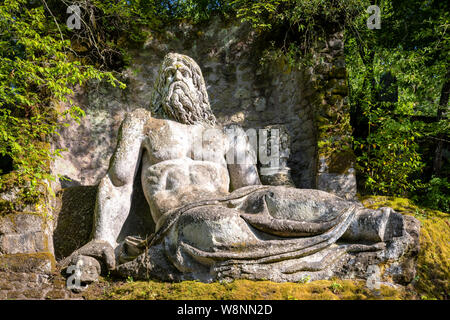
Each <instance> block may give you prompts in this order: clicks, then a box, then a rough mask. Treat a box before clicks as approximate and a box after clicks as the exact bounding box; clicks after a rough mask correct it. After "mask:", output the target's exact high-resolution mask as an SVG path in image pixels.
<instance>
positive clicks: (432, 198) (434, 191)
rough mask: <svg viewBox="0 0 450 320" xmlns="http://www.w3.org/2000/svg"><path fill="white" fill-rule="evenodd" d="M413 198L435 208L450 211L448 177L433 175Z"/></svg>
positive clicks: (419, 202)
mask: <svg viewBox="0 0 450 320" xmlns="http://www.w3.org/2000/svg"><path fill="white" fill-rule="evenodd" d="M413 200H414V201H415V202H417V203H418V204H420V205H422V206H426V207H429V208H431V209H434V210H440V211H443V212H450V182H449V181H448V180H447V178H438V177H433V178H432V179H431V180H430V181H429V182H428V183H427V184H425V186H424V188H422V189H421V190H420V191H419V192H418V194H417V195H415V196H414V197H413Z"/></svg>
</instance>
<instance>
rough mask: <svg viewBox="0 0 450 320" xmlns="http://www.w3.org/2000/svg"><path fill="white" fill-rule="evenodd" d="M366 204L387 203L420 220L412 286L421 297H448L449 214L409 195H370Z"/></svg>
mask: <svg viewBox="0 0 450 320" xmlns="http://www.w3.org/2000/svg"><path fill="white" fill-rule="evenodd" d="M362 202H363V204H364V205H365V206H366V207H369V208H379V207H391V208H393V209H394V210H396V211H397V212H400V213H403V214H407V215H412V216H414V217H416V218H417V219H419V220H420V222H421V230H420V250H419V257H418V260H417V276H416V279H415V280H416V281H415V283H414V288H415V290H416V291H417V292H418V293H419V294H420V296H421V298H422V299H448V298H449V294H450V284H449V279H450V250H449V243H450V214H448V213H443V212H440V211H437V210H431V209H427V208H424V207H420V206H417V205H415V204H413V202H412V201H411V200H409V199H405V198H395V197H384V196H371V197H365V198H363V199H362Z"/></svg>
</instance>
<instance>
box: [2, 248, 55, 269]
mask: <svg viewBox="0 0 450 320" xmlns="http://www.w3.org/2000/svg"><path fill="white" fill-rule="evenodd" d="M55 266H56V262H55V258H54V257H53V255H52V254H51V253H50V252H38V253H17V254H4V255H0V271H5V272H38V273H39V272H43V273H51V272H53V271H54V270H55Z"/></svg>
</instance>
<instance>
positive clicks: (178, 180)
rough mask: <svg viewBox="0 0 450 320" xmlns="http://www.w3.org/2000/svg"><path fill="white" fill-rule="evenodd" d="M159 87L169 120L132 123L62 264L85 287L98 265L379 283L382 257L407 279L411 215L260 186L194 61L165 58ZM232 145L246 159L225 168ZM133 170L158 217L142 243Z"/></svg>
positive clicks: (242, 143) (175, 273) (181, 276)
mask: <svg viewBox="0 0 450 320" xmlns="http://www.w3.org/2000/svg"><path fill="white" fill-rule="evenodd" d="M155 90H156V91H155V93H154V95H153V99H152V103H153V105H152V107H153V111H154V112H156V113H160V116H161V117H164V118H169V119H170V120H169V119H157V118H154V117H153V115H152V114H151V113H150V112H148V111H146V110H144V109H137V110H135V111H133V112H132V113H131V114H130V115H128V116H127V117H126V118H125V120H124V121H123V123H122V125H121V129H120V133H119V140H118V144H117V147H116V150H115V152H114V155H113V157H112V158H111V161H110V167H109V170H108V173H107V175H106V176H105V177H104V178H103V179H102V181H101V183H100V185H99V186H98V192H97V198H96V206H95V210H94V212H95V214H94V216H95V220H94V227H93V239H92V240H91V241H90V242H89V243H87V244H86V245H84V246H83V247H82V248H80V249H78V250H76V251H75V252H74V253H73V254H72V255H71V256H69V257H68V258H66V259H65V260H64V261H62V266H63V268H64V267H67V266H69V265H77V266H78V269H79V271H81V273H82V274H81V281H85V282H92V281H96V280H97V276H98V274H99V273H100V269H103V270H113V269H116V270H115V272H116V273H118V274H123V275H130V274H131V275H133V276H134V277H143V275H144V274H145V277H146V278H148V277H157V278H160V279H165V280H167V279H170V280H186V279H196V280H201V281H214V280H222V279H236V278H246V279H255V280H257V279H269V280H272V281H278V282H280V281H294V282H296V281H301V280H302V279H304V277H309V278H310V279H313V280H317V279H329V278H331V277H333V276H336V275H341V276H344V277H346V276H348V277H360V278H366V279H368V278H370V279H373V278H374V277H375V276H374V274H373V272H372V271H373V270H374V268H375V269H376V268H379V265H381V264H383V263H385V264H388V265H389V268H388V269H387V270H388V271H387V273H386V274H387V275H388V276H389V277H391V278H393V279H394V281H396V279H397V280H399V279H410V278H411V275H410V273H411V272H412V269H411V268H410V266H411V265H412V264H411V261H410V260H408V257H409V256H408V254H409V253H410V252H416V251H417V250H416V249H415V247H416V245H417V243H416V241H415V240H414V238H413V236H412V235H411V234H414V233H415V232H416V229H417V227H416V221H414V220H410V221H407V222H405V219H404V218H403V216H402V215H400V214H398V213H396V212H395V211H393V210H392V209H390V208H380V209H378V210H371V209H366V208H364V207H363V206H362V205H361V204H360V203H357V202H354V201H348V200H345V199H343V198H340V197H338V196H336V195H333V194H331V193H327V192H324V191H320V190H313V189H297V188H292V187H287V186H264V185H261V183H260V180H259V178H258V174H257V170H256V162H255V161H253V160H254V156H252V152H251V150H249V148H250V144H248V143H247V141H246V139H239V138H237V139H235V138H234V137H233V138H230V136H229V135H226V134H224V132H223V128H221V127H220V126H218V125H217V123H216V119H215V117H214V116H213V115H212V113H211V109H210V106H209V101H208V97H207V96H205V95H207V93H206V89H205V83H204V81H203V77H202V74H201V70H200V68H199V67H198V65H197V64H196V63H195V61H193V60H192V59H191V58H189V57H186V56H183V55H179V54H168V55H167V56H166V58H165V59H164V62H163V64H162V66H161V69H160V75H159V77H158V81H157V82H156V85H155ZM174 120H175V121H174ZM240 132H241V133H242V132H243V130H241V131H240ZM236 150H238V151H239V150H240V151H241V152H240V153H241V155H249V156H248V159H247V160H251V161H249V162H248V161H244V162H239V161H238V162H235V161H234V159H233V158H232V162H231V164H232V165H230V162H229V158H228V157H227V155H228V154H229V153H230V151H236ZM264 151H265V150H264ZM246 158H247V157H244V159H246ZM284 165H285V161H283V166H284ZM349 170H351V168H350V169H349ZM138 173H139V175H140V180H141V185H140V187H141V188H142V191H143V194H144V196H145V199H146V200H147V202H148V204H149V208H150V213H151V216H152V218H153V221H154V224H155V226H154V230H150V229H149V230H148V233H147V234H145V237H146V239H145V240H144V238H145V237H130V236H133V235H137V236H139V234H137V233H138V232H137V230H138V229H137V226H136V228H135V229H133V228H130V229H127V230H126V232H124V231H123V226H124V225H125V223H126V221H127V220H128V217H129V215H130V212H132V206H131V201H132V198H133V197H132V195H133V193H135V192H139V190H136V187H137V185H136V184H135V182H134V181H135V180H136V178H137V179H139V176H138V175H137V174H138ZM323 173H324V174H330V171H326V170H324V171H323ZM230 186H231V188H230ZM138 187H139V186H138ZM142 213H143V214H148V213H149V212H148V211H147V212H142ZM408 230H411V231H410V232H409V231H408ZM133 232H134V234H133ZM150 232H152V233H151V234H150ZM127 233H128V234H127ZM410 233H411V234H410ZM144 248H148V250H145V252H144V253H142V254H141V256H140V257H138V258H137V259H135V260H133V261H131V262H126V263H124V264H122V265H119V266H118V267H117V268H115V267H116V263H117V264H120V263H121V262H123V261H127V260H128V259H121V258H122V257H124V258H126V256H135V255H136V254H139V251H140V250H144ZM410 257H411V259H414V258H413V255H411V256H410ZM97 261H98V262H97ZM412 261H413V260H412ZM405 266H408V267H405ZM143 270H145V273H144V272H143ZM377 276H378V275H377ZM377 281H378V280H377ZM380 281H381V280H380ZM399 281H400V280H399Z"/></svg>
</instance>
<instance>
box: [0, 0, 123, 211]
mask: <svg viewBox="0 0 450 320" xmlns="http://www.w3.org/2000/svg"><path fill="white" fill-rule="evenodd" d="M0 30H2V33H1V34H0V154H1V155H8V156H10V157H11V158H12V160H13V164H14V173H15V177H16V179H15V180H14V182H13V184H14V185H16V186H17V187H18V188H19V189H20V196H21V198H22V200H24V201H26V202H36V201H37V200H38V199H39V198H40V197H41V196H42V194H43V193H45V190H46V187H47V185H48V184H47V183H46V181H48V180H52V179H54V177H52V176H51V175H50V174H49V165H50V162H51V161H52V160H53V159H54V158H55V157H56V156H59V155H60V152H61V150H50V147H49V144H48V142H49V140H50V138H51V136H52V135H54V134H57V130H58V128H59V127H60V126H61V125H63V123H64V119H69V118H73V119H75V120H77V119H79V117H81V116H82V115H83V111H82V110H81V109H80V108H79V107H77V106H76V105H74V103H73V101H72V100H71V99H70V95H71V94H72V93H73V90H72V88H73V87H74V86H76V85H81V84H83V83H85V82H86V81H88V80H90V79H106V80H107V81H109V82H110V83H111V84H112V85H114V86H115V85H116V84H117V83H118V81H117V80H116V79H115V78H114V76H113V75H112V74H111V73H107V72H100V71H99V70H97V69H96V68H94V67H93V66H89V65H82V64H81V63H80V62H79V61H74V60H71V59H70V58H69V53H68V52H69V50H70V41H68V40H65V39H63V38H62V37H61V33H60V32H59V30H60V29H58V26H57V25H55V22H54V20H52V19H49V16H48V15H47V14H46V12H45V9H44V6H43V5H38V6H35V5H34V6H33V5H31V4H30V3H29V2H28V1H25V0H14V1H8V2H7V3H6V4H5V3H4V4H2V5H1V6H0ZM121 86H123V84H121ZM61 103H63V104H65V105H66V106H67V108H66V109H65V110H64V111H58V109H59V105H60V104H61ZM58 119H59V121H58ZM11 187H12V186H11V185H10V184H9V183H8V184H7V183H6V179H4V177H1V178H0V190H2V189H5V188H11ZM48 190H49V189H48Z"/></svg>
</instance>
